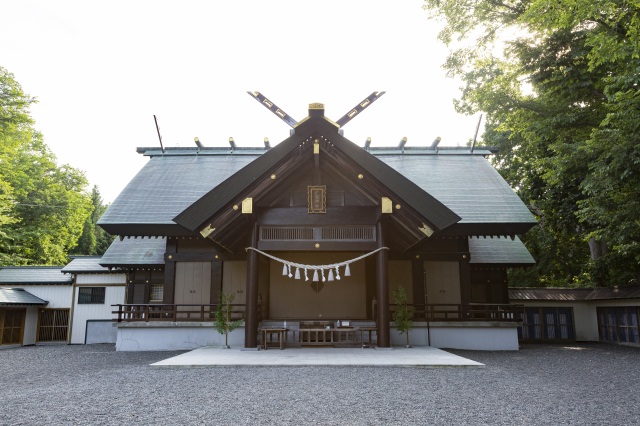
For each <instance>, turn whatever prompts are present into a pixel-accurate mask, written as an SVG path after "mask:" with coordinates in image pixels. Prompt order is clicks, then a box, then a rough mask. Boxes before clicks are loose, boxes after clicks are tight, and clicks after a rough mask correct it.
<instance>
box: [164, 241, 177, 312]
mask: <svg viewBox="0 0 640 426" xmlns="http://www.w3.org/2000/svg"><path fill="white" fill-rule="evenodd" d="M177 250H178V240H175V239H172V238H168V239H167V248H166V251H165V254H164V257H165V260H164V288H163V291H162V302H163V303H167V304H172V303H173V302H174V300H175V292H176V290H175V288H176V261H175V260H171V259H168V258H169V256H175V255H176V251H177Z"/></svg>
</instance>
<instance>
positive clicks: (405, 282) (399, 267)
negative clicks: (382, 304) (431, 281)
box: [389, 260, 414, 303]
mask: <svg viewBox="0 0 640 426" xmlns="http://www.w3.org/2000/svg"><path fill="white" fill-rule="evenodd" d="M398 287H404V290H405V291H406V292H407V302H408V303H414V302H413V274H412V270H411V261H410V260H390V261H389V300H390V302H391V303H395V301H394V300H393V292H394V291H395V290H396V289H397V288H398Z"/></svg>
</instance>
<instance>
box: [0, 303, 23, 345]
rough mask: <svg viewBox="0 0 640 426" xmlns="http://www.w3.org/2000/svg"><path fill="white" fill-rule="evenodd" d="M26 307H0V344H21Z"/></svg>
mask: <svg viewBox="0 0 640 426" xmlns="http://www.w3.org/2000/svg"><path fill="white" fill-rule="evenodd" d="M25 313H26V309H24V308H22V309H0V345H21V344H22V339H23V337H24V318H25Z"/></svg>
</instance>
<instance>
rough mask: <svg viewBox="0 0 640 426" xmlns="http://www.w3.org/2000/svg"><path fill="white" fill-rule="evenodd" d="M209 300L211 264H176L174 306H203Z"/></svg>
mask: <svg viewBox="0 0 640 426" xmlns="http://www.w3.org/2000/svg"><path fill="white" fill-rule="evenodd" d="M210 298H211V262H176V284H175V303H176V304H203V303H208V302H209V300H210Z"/></svg>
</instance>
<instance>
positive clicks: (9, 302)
mask: <svg viewBox="0 0 640 426" xmlns="http://www.w3.org/2000/svg"><path fill="white" fill-rule="evenodd" d="M48 304H49V302H47V301H46V300H42V299H40V298H39V297H37V296H34V295H33V294H31V293H29V292H28V291H26V290H25V289H23V288H3V287H0V306H9V307H17V306H46V305H48Z"/></svg>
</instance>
